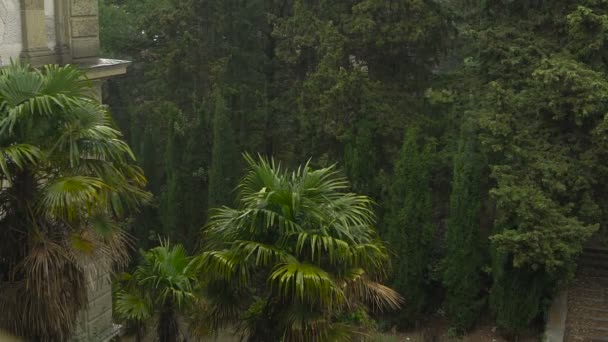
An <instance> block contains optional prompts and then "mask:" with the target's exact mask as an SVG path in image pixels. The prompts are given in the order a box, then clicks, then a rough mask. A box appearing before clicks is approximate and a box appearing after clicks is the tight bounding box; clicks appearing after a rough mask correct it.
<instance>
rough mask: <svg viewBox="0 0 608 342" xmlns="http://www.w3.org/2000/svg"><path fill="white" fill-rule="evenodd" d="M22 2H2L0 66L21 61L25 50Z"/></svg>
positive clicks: (10, 0) (9, 0) (0, 14)
mask: <svg viewBox="0 0 608 342" xmlns="http://www.w3.org/2000/svg"><path fill="white" fill-rule="evenodd" d="M20 2H21V1H20V0H0V65H5V64H8V63H10V60H11V59H13V60H19V54H20V53H21V50H22V49H23V45H22V32H21V6H20Z"/></svg>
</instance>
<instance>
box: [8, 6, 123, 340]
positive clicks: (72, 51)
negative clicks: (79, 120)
mask: <svg viewBox="0 0 608 342" xmlns="http://www.w3.org/2000/svg"><path fill="white" fill-rule="evenodd" d="M97 1H98V0H0V65H3V64H4V65H6V64H8V63H10V61H11V60H13V61H18V60H20V61H23V62H25V63H29V64H30V65H32V66H34V67H38V66H42V65H44V64H49V63H53V64H75V65H79V66H80V67H82V69H83V70H85V72H86V74H87V76H88V77H89V79H91V80H93V82H94V84H95V85H96V87H97V92H98V96H99V98H100V99H101V83H102V82H103V80H104V79H107V78H109V77H112V76H116V75H121V74H124V73H126V71H127V66H128V64H129V63H128V62H126V61H121V60H112V59H106V58H100V56H99V20H98V2H97ZM88 273H89V274H88V279H89V307H88V309H87V310H86V311H84V312H82V313H81V317H80V320H79V324H78V330H77V332H76V335H75V336H74V339H73V340H74V341H87V342H101V341H108V340H109V339H111V338H112V337H113V336H115V335H116V334H117V332H118V326H116V325H114V324H113V322H112V293H111V283H110V279H109V275H108V274H96V273H93V272H88Z"/></svg>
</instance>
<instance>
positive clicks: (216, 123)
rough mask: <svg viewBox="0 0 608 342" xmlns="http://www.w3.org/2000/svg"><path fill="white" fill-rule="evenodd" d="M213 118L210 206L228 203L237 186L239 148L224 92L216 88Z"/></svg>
mask: <svg viewBox="0 0 608 342" xmlns="http://www.w3.org/2000/svg"><path fill="white" fill-rule="evenodd" d="M213 98H214V101H215V109H214V113H213V115H214V118H213V150H212V152H211V170H210V171H209V202H208V204H209V208H214V207H218V206H222V205H227V204H229V203H230V202H231V199H232V198H233V194H232V192H233V190H234V187H235V186H236V178H237V175H238V174H237V173H238V170H237V167H238V164H237V160H238V150H237V146H236V143H235V140H234V129H233V128H232V123H231V121H230V116H229V113H228V108H227V106H226V102H225V100H224V97H223V96H222V93H221V91H220V90H219V89H216V90H215V92H214V94H213Z"/></svg>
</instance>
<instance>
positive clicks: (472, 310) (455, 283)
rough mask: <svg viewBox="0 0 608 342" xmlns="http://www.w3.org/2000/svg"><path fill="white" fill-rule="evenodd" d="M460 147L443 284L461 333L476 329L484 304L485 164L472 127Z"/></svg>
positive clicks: (466, 126)
mask: <svg viewBox="0 0 608 342" xmlns="http://www.w3.org/2000/svg"><path fill="white" fill-rule="evenodd" d="M458 145H459V146H458V153H457V154H456V155H455V157H454V175H453V180H452V193H451V197H450V214H449V217H448V224H447V233H446V245H447V246H446V247H447V248H446V249H447V252H446V256H445V261H444V272H443V284H444V286H445V288H446V290H447V296H446V309H447V312H448V315H449V316H450V318H451V320H452V322H451V323H452V326H453V328H455V329H456V330H457V331H458V332H460V333H461V332H464V330H466V329H469V328H471V327H472V325H473V324H474V323H475V319H476V318H477V316H478V314H479V311H480V309H481V307H482V304H483V299H481V298H480V292H481V287H482V279H481V276H480V272H481V267H482V265H483V249H482V248H483V245H482V243H481V239H480V225H479V210H480V207H481V199H480V190H481V189H480V182H481V170H482V167H483V160H482V158H480V154H479V151H478V146H477V145H478V142H477V138H476V136H475V132H474V130H473V129H472V128H471V127H470V124H468V123H464V124H463V128H462V133H461V137H460V140H459V142H458Z"/></svg>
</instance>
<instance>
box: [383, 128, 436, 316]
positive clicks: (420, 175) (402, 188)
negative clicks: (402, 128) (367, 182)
mask: <svg viewBox="0 0 608 342" xmlns="http://www.w3.org/2000/svg"><path fill="white" fill-rule="evenodd" d="M418 140H419V138H418V132H417V129H415V128H410V129H408V131H407V133H406V136H405V141H404V143H403V147H402V148H401V151H400V153H399V157H398V160H397V163H396V169H395V175H394V179H393V182H392V188H391V189H390V212H389V214H388V215H389V217H388V219H387V223H388V231H387V234H386V235H387V236H386V237H387V239H388V241H389V243H390V247H391V249H392V252H393V254H394V255H395V256H394V259H393V260H394V265H393V268H394V273H393V274H394V276H393V280H392V287H393V288H394V289H395V290H397V291H398V292H399V293H400V294H401V295H402V296H403V297H404V299H405V302H406V303H407V305H405V307H404V310H403V311H402V315H401V317H400V318H401V320H400V322H401V323H405V324H411V323H413V322H414V321H415V320H417V319H419V318H420V316H419V315H420V314H421V313H423V312H424V310H425V309H426V308H427V303H428V290H427V283H426V282H427V281H428V277H427V275H428V263H429V259H430V250H431V241H432V237H433V222H432V219H433V212H432V203H431V189H430V184H429V181H430V174H429V165H430V163H429V158H430V157H431V149H430V146H429V145H425V146H421V145H420V144H419V142H418Z"/></svg>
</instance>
